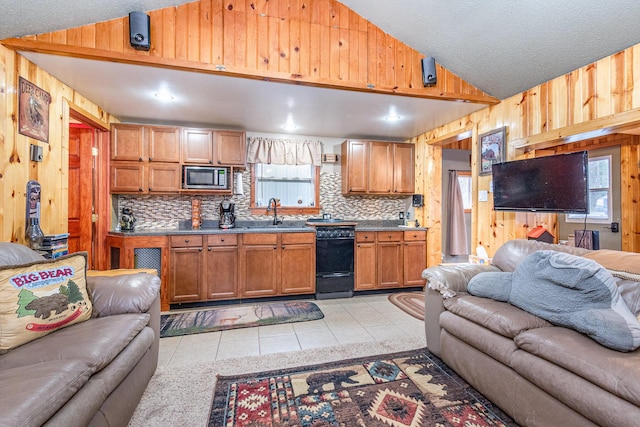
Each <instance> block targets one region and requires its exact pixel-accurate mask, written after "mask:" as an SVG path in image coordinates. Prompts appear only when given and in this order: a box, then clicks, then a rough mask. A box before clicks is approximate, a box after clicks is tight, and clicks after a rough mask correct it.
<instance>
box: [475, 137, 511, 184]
mask: <svg viewBox="0 0 640 427" xmlns="http://www.w3.org/2000/svg"><path fill="white" fill-rule="evenodd" d="M506 136H507V128H506V127H501V128H499V129H494V130H492V131H490V132H487V133H483V134H482V135H480V137H479V139H480V175H488V174H490V173H491V166H492V165H493V164H494V163H501V162H504V161H505V160H506V159H505V145H506Z"/></svg>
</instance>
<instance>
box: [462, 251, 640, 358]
mask: <svg viewBox="0 0 640 427" xmlns="http://www.w3.org/2000/svg"><path fill="white" fill-rule="evenodd" d="M496 276H501V277H503V278H502V279H500V278H498V277H496ZM468 290H469V293H471V294H473V295H477V296H481V297H488V298H492V297H495V296H496V295H497V296H498V297H499V299H500V300H508V301H509V303H511V304H513V305H515V306H516V307H519V308H521V309H523V310H525V311H528V312H529V313H532V314H535V315H536V316H539V317H541V318H543V319H546V320H548V321H549V322H551V323H553V324H555V325H560V326H566V327H569V328H572V329H575V330H577V331H580V332H582V333H585V334H587V335H589V336H590V337H591V338H592V339H594V340H595V341H597V342H599V343H600V344H602V345H605V346H607V347H609V348H612V349H615V350H619V351H630V350H634V349H636V348H638V347H640V322H639V321H638V319H637V318H636V317H635V316H634V315H633V314H632V313H631V311H630V310H629V308H628V307H627V305H626V304H625V302H624V300H623V299H622V297H621V296H620V292H619V291H618V287H617V286H616V283H615V280H614V278H613V276H612V275H611V273H610V272H609V271H608V270H607V269H605V268H604V267H602V266H601V265H600V264H598V263H597V262H595V261H593V260H590V259H587V258H584V257H580V256H575V255H571V254H568V253H563V252H556V251H551V250H542V251H537V252H534V253H532V254H531V255H529V256H527V257H526V258H525V259H524V260H522V262H521V263H520V264H519V265H518V267H517V268H516V270H515V271H514V272H513V273H508V272H505V273H491V274H479V275H477V276H475V277H474V278H473V279H471V281H470V282H469V287H468Z"/></svg>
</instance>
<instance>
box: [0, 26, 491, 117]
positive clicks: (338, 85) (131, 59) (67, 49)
mask: <svg viewBox="0 0 640 427" xmlns="http://www.w3.org/2000/svg"><path fill="white" fill-rule="evenodd" d="M0 43H2V44H3V45H4V46H6V47H7V48H9V49H13V50H16V51H28V52H36V53H44V54H50V55H60V56H70V57H75V58H82V59H92V60H99V61H111V62H119V63H125V64H134V65H143V66H150V67H161V68H169V69H174V70H181V71H191V72H200V73H210V74H223V75H226V76H231V77H242V78H249V79H257V80H264V81H273V82H280V83H290V84H299V85H305V86H313V87H323V88H331V89H342V90H351V91H357V92H368V93H379V94H387V95H389V94H391V95H399V96H409V97H415V98H425V99H438V100H445V101H461V102H471V103H480V104H489V105H494V104H498V103H499V102H500V101H499V100H498V99H497V98H495V97H492V96H489V95H486V94H482V93H479V94H461V93H455V92H447V91H440V90H439V89H438V88H437V87H432V88H408V87H397V86H388V87H387V86H383V85H378V86H375V87H372V85H368V84H358V83H355V82H353V81H344V80H339V79H330V78H317V77H305V76H302V75H299V74H291V73H283V72H277V71H269V70H266V69H264V70H261V69H255V68H252V69H247V68H243V67H237V66H223V65H218V64H211V63H204V62H196V61H188V60H183V59H174V58H166V57H157V56H149V55H141V54H139V53H138V52H134V53H126V52H124V53H123V52H114V51H108V50H101V49H94V48H87V47H81V46H72V45H62V44H57V43H48V42H43V41H35V40H27V39H19V38H12V39H5V40H2V41H0Z"/></svg>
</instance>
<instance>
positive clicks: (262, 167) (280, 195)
mask: <svg viewBox="0 0 640 427" xmlns="http://www.w3.org/2000/svg"><path fill="white" fill-rule="evenodd" d="M251 167H252V174H251V176H252V177H253V179H252V180H251V213H252V214H254V215H264V214H266V209H267V205H268V203H269V200H270V199H271V198H272V197H275V198H277V199H280V206H279V207H278V212H282V213H290V214H313V213H319V212H320V207H319V200H320V192H319V189H318V187H319V182H320V167H319V166H313V165H275V164H267V163H255V164H252V166H251Z"/></svg>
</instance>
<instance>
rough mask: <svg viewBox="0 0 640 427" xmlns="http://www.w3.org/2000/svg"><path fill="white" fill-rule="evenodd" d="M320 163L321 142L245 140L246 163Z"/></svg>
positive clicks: (275, 139)
mask: <svg viewBox="0 0 640 427" xmlns="http://www.w3.org/2000/svg"><path fill="white" fill-rule="evenodd" d="M321 162H322V142H320V141H309V140H304V141H303V140H293V139H283V138H264V137H249V138H247V163H271V164H275V165H314V166H320V164H321Z"/></svg>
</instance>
